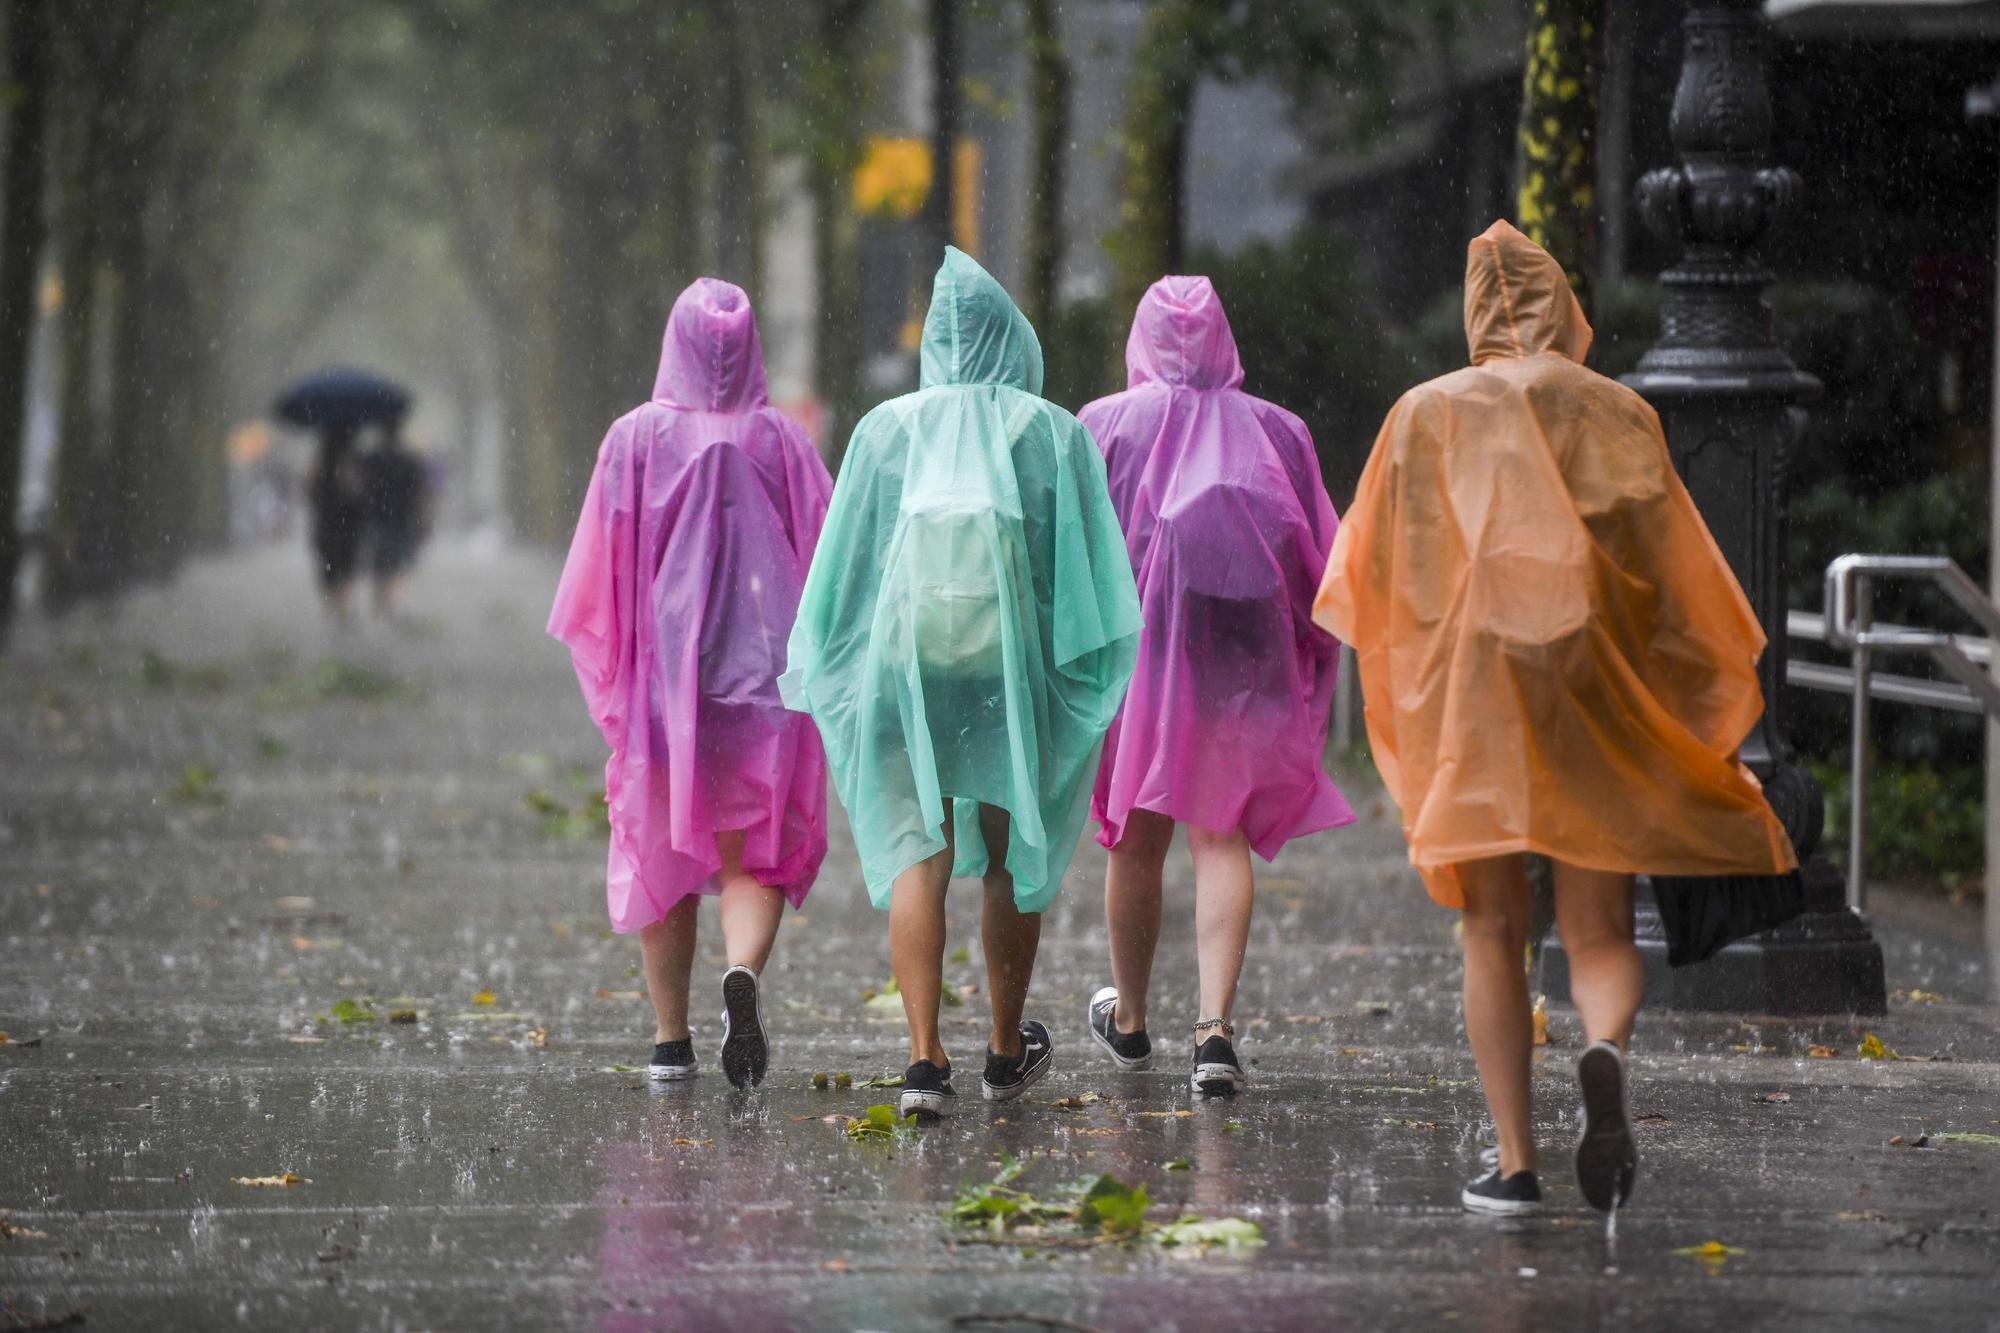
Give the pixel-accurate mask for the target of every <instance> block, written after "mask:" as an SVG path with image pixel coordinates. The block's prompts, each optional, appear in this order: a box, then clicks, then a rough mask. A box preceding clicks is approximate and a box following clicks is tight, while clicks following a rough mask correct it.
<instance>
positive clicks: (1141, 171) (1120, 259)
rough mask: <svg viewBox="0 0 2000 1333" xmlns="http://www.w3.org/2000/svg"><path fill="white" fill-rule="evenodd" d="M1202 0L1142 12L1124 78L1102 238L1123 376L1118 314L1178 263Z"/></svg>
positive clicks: (1173, 1) (1203, 25)
mask: <svg viewBox="0 0 2000 1333" xmlns="http://www.w3.org/2000/svg"><path fill="white" fill-rule="evenodd" d="M1204 6H1205V0H1166V2H1165V3H1161V4H1158V5H1155V6H1154V7H1153V9H1152V10H1151V11H1150V13H1149V14H1148V16H1147V19H1146V29H1145V32H1144V33H1143V34H1142V35H1141V36H1140V38H1139V49H1138V52H1137V55H1136V56H1135V59H1134V62H1133V69H1132V74H1131V77H1130V79H1129V80H1128V82H1127V84H1126V89H1127V96H1126V103H1125V128H1124V131H1123V133H1122V134H1121V135H1120V140H1121V148H1122V159H1123V160H1122V162H1121V165H1120V169H1119V192H1120V199H1119V207H1118V214H1119V217H1118V226H1117V228H1116V229H1115V230H1114V231H1113V233H1112V235H1111V236H1110V238H1109V240H1108V242H1107V244H1108V247H1109V249H1110V250H1111V257H1112V262H1113V265H1114V282H1113V285H1112V301H1113V304H1112V309H1113V310H1114V312H1116V315H1117V318H1115V319H1114V321H1113V323H1114V324H1115V325H1116V326H1117V336H1116V338H1115V339H1114V344H1115V345H1114V347H1113V348H1112V355H1113V357H1114V363H1115V364H1116V365H1117V366H1118V367H1119V369H1120V376H1119V377H1120V379H1122V378H1123V374H1122V371H1123V349H1124V343H1125V336H1124V334H1125V326H1124V318H1125V316H1126V315H1127V313H1128V312H1130V311H1132V310H1133V309H1135V308H1137V306H1138V304H1139V298H1140V297H1142V296H1144V295H1145V294H1146V288H1148V287H1150V286H1151V285H1152V284H1153V282H1154V280H1155V279H1157V278H1159V277H1160V276H1161V275H1162V274H1165V273H1173V272H1176V271H1177V270H1179V269H1180V267H1181V263H1182V259H1183V251H1184V248H1185V240H1184V230H1185V226H1184V220H1185V213H1186V209H1185V205H1184V202H1183V194H1184V183H1185V180H1186V175H1187V127H1188V121H1189V119H1190V118H1191V116H1192V114H1193V112H1194V94H1195V89H1196V86H1197V85H1198V83H1199V82H1200V77H1201V70H1202V64H1203V60H1204V54H1205V53H1204V48H1203V42H1202V34H1203V33H1204V32H1205V31H1206V30H1207V25H1208V23H1209V21H1210V16H1208V15H1207V14H1205V13H1204V12H1203V10H1204Z"/></svg>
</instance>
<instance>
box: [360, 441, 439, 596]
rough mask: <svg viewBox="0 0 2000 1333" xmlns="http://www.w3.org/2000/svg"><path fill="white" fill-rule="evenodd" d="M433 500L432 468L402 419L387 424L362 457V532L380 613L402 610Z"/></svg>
mask: <svg viewBox="0 0 2000 1333" xmlns="http://www.w3.org/2000/svg"><path fill="white" fill-rule="evenodd" d="M431 501H432V495H431V485H430V470H429V469H428V468H426V467H425V466H424V460H423V459H421V458H419V457H418V456H417V455H416V454H414V453H412V452H411V451H410V450H409V448H408V447H407V446H406V445H405V444H404V443H403V431H402V423H401V422H400V421H394V422H390V423H388V424H387V425H385V426H384V427H383V430H382V437H381V440H380V442H379V443H378V444H377V445H376V447H375V448H374V449H372V450H370V451H369V452H368V453H366V454H365V455H363V456H362V460H361V508H362V530H363V535H364V538H365V545H366V546H367V551H368V569H369V573H371V574H372V575H374V578H375V614H376V615H378V616H382V617H384V618H389V617H393V616H394V615H395V614H396V612H397V610H398V604H399V603H400V602H401V600H402V594H403V588H404V585H405V584H406V583H407V582H408V580H409V571H410V566H411V565H412V564H414V563H415V562H416V558H417V552H418V550H419V549H421V548H422V546H423V544H424V539H425V538H426V537H427V536H429V534H430V519H431Z"/></svg>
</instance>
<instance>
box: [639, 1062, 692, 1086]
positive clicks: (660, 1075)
mask: <svg viewBox="0 0 2000 1333" xmlns="http://www.w3.org/2000/svg"><path fill="white" fill-rule="evenodd" d="M696 1072H698V1067H697V1066H695V1065H648V1066H646V1074H647V1076H648V1077H650V1078H652V1079H654V1080H655V1081H656V1082H660V1083H681V1082H685V1081H686V1080H688V1079H691V1078H693V1077H694V1076H695V1074H696Z"/></svg>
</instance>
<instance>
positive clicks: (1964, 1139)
mask: <svg viewBox="0 0 2000 1333" xmlns="http://www.w3.org/2000/svg"><path fill="white" fill-rule="evenodd" d="M1930 1137H1932V1138H1934V1139H1936V1140H1937V1141H1938V1142H1940V1143H1984V1144H1991V1145H1993V1146H1996V1147H2000V1134H1968V1133H1966V1132H1965V1131H1963V1130H1952V1131H1950V1132H1949V1133H1944V1134H1933V1135H1931V1136H1930Z"/></svg>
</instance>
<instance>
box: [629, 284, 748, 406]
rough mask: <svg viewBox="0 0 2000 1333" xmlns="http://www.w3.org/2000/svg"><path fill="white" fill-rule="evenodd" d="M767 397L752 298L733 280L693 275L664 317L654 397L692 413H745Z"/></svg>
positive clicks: (654, 383)
mask: <svg viewBox="0 0 2000 1333" xmlns="http://www.w3.org/2000/svg"><path fill="white" fill-rule="evenodd" d="M768 397H769V391H768V390H767V389H766V387H765V383H764V352H763V348H762V347H761V346H760V345H759V343H758V341H757V318H756V316H755V315H754V314H753V313H752V312H751V310H750V298H749V297H748V296H747V295H745V294H744V291H743V289H742V288H741V287H738V286H737V285H736V284H735V283H733V282H724V281H722V280H721V279H720V278H696V279H695V280H694V281H693V282H692V283H690V284H688V288H687V290H686V291H684V292H682V293H681V294H680V299H678V300H676V301H675V302H674V309H673V313H672V314H670V315H668V316H667V331H666V333H665V334H664V335H663V336H662V337H661V339H660V373H659V375H658V376H657V377H656V378H655V379H654V380H653V400H654V401H655V402H660V403H666V404H668V405H669V406H672V407H681V408H687V409H690V410H692V411H696V412H748V411H751V410H753V409H755V408H759V407H762V406H764V403H765V401H766V400H767V398H768Z"/></svg>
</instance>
